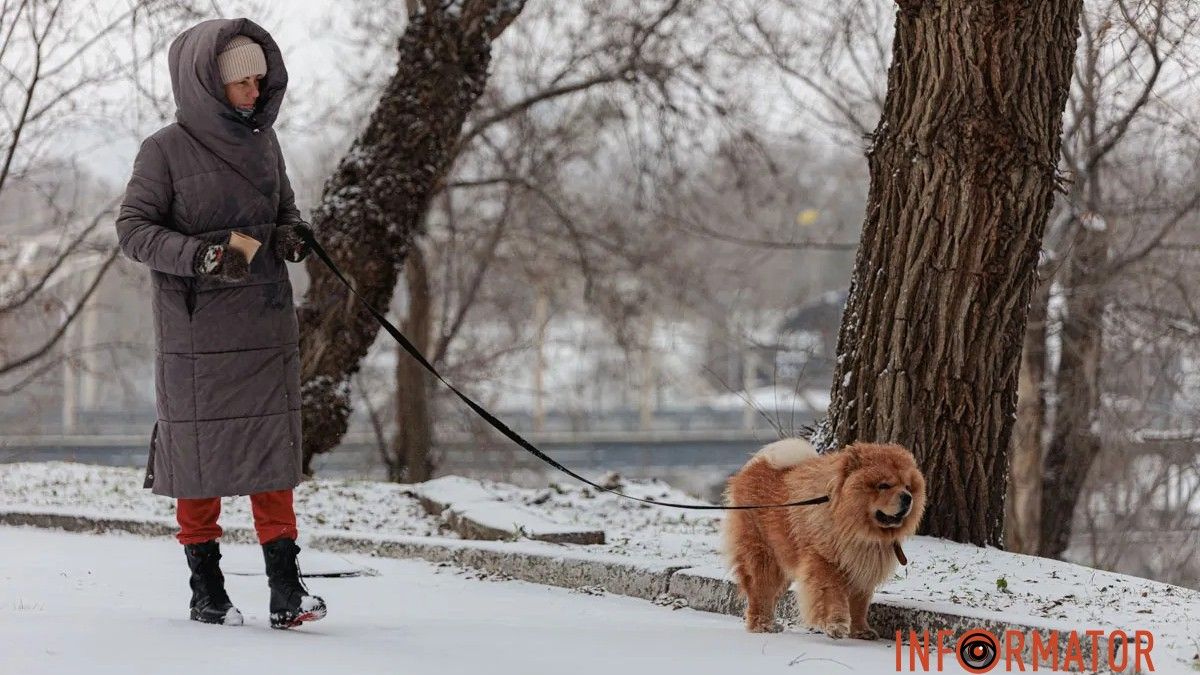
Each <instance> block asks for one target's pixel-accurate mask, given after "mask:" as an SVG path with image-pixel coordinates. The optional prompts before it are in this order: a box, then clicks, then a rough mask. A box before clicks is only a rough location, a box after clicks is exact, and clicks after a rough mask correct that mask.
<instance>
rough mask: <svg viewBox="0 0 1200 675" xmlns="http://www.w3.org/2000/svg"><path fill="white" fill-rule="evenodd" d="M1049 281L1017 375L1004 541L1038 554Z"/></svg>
mask: <svg viewBox="0 0 1200 675" xmlns="http://www.w3.org/2000/svg"><path fill="white" fill-rule="evenodd" d="M1049 303H1050V284H1049V283H1046V281H1045V280H1043V281H1042V282H1041V283H1040V284H1039V286H1038V288H1037V290H1036V291H1035V292H1034V294H1033V300H1032V301H1031V302H1030V303H1029V319H1028V322H1027V323H1026V326H1025V345H1024V347H1023V348H1022V350H1021V371H1020V375H1019V376H1018V380H1017V420H1016V424H1015V426H1014V427H1013V436H1012V456H1011V457H1010V458H1009V477H1008V501H1007V503H1006V504H1005V509H1006V510H1005V519H1004V544H1005V548H1007V549H1008V550H1009V551H1014V552H1016V553H1027V554H1030V555H1037V552H1038V541H1039V539H1040V537H1041V532H1040V527H1041V525H1040V524H1041V515H1042V513H1041V508H1042V506H1041V504H1042V502H1041V495H1042V456H1043V455H1044V454H1045V453H1044V452H1043V449H1042V435H1043V433H1044V431H1045V428H1046V392H1045V382H1046V356H1047V355H1046V335H1047V330H1046V320H1047V318H1048V309H1049Z"/></svg>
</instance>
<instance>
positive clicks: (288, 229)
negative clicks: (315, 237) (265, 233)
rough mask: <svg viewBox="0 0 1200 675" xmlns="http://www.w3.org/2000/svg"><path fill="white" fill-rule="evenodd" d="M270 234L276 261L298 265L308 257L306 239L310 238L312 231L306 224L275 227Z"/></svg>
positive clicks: (288, 224)
mask: <svg viewBox="0 0 1200 675" xmlns="http://www.w3.org/2000/svg"><path fill="white" fill-rule="evenodd" d="M271 234H272V238H273V241H272V242H271V244H272V245H271V248H272V249H274V251H275V257H276V259H278V260H280V261H284V260H286V261H288V262H293V263H298V262H304V259H305V258H307V257H308V254H309V251H310V250H311V249H310V248H309V246H308V240H307V238H308V237H311V236H312V230H310V229H309V227H308V224H307V223H304V222H299V223H287V224H284V225H277V226H276V227H275V229H274V230H272V231H271Z"/></svg>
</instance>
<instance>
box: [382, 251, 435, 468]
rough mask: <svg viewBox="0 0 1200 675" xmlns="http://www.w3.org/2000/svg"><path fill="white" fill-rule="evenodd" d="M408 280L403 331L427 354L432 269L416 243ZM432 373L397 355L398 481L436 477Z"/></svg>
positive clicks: (394, 450)
mask: <svg viewBox="0 0 1200 675" xmlns="http://www.w3.org/2000/svg"><path fill="white" fill-rule="evenodd" d="M405 278H406V280H407V281H408V318H406V319H405V320H404V325H403V326H402V330H403V331H404V334H405V335H406V336H407V337H408V339H409V340H412V343H413V344H414V345H415V346H416V347H417V349H419V350H421V352H422V353H428V350H429V345H430V343H432V342H433V334H432V331H433V312H432V304H433V303H432V302H431V301H430V300H431V298H430V293H429V270H428V269H427V268H426V266H425V258H424V256H422V255H421V249H420V247H417V246H414V247H413V249H412V252H411V253H410V254H409V256H408V263H407V265H406V267H405ZM430 385H431V382H430V376H429V373H428V372H427V371H426V370H425V369H424V368H423V367H421V364H419V363H417V361H416V359H414V358H412V357H411V356H409V355H408V354H405V353H404V352H400V353H399V354H397V357H396V427H397V428H396V438H395V439H394V441H393V443H392V457H393V460H392V462H391V465H390V473H391V474H392V475H390V476H389V478H390V479H391V480H393V481H396V482H407V483H420V482H423V481H427V480H429V479H430V478H432V477H433V468H434V467H433V458H432V457H431V456H430V448H432V446H433V419H432V417H431V415H430V401H429V399H430V396H429V395H430V390H429V389H430Z"/></svg>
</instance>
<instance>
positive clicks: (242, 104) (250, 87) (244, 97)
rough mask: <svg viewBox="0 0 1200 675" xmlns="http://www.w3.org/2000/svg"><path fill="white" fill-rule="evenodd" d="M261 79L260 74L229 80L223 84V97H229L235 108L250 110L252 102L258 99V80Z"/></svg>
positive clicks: (252, 105) (252, 106)
mask: <svg viewBox="0 0 1200 675" xmlns="http://www.w3.org/2000/svg"><path fill="white" fill-rule="evenodd" d="M261 79H262V75H251V76H250V77H244V78H242V79H240V80H238V81H236V82H230V83H229V84H227V85H225V98H227V99H229V102H230V103H232V104H233V107H235V108H240V109H242V110H252V109H253V108H254V102H255V101H257V100H258V81H259V80H261Z"/></svg>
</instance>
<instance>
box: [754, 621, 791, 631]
mask: <svg viewBox="0 0 1200 675" xmlns="http://www.w3.org/2000/svg"><path fill="white" fill-rule="evenodd" d="M746 630H748V631H750V632H751V633H782V632H783V624H781V623H779V622H778V621H754V622H750V623H747V624H746Z"/></svg>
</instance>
